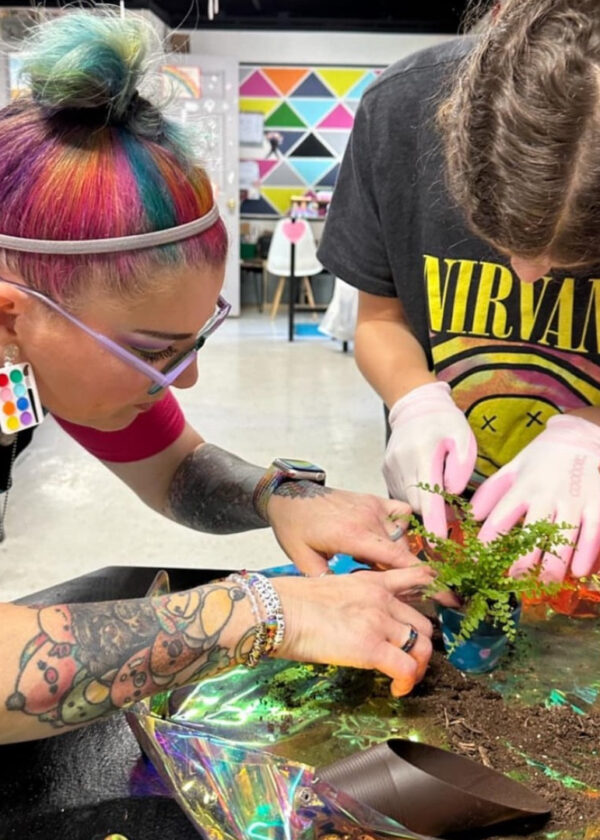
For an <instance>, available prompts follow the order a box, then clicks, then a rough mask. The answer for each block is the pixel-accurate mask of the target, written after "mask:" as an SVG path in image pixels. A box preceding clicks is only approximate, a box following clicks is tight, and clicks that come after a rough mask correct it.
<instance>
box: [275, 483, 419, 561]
mask: <svg viewBox="0 0 600 840" xmlns="http://www.w3.org/2000/svg"><path fill="white" fill-rule="evenodd" d="M409 515H410V508H409V506H408V505H407V504H405V503H404V502H398V501H394V500H392V499H383V498H380V497H379V496H372V495H368V494H362V493H351V492H348V491H347V490H335V489H333V488H331V487H321V486H320V485H318V484H313V483H312V482H310V481H298V482H287V483H285V484H282V485H281V486H280V487H278V488H277V490H276V491H275V493H274V494H273V495H272V496H271V498H270V499H269V504H268V506H267V516H268V518H269V522H270V524H271V526H272V528H273V531H274V532H275V536H276V537H277V540H278V541H279V544H280V545H281V547H282V548H283V550H284V551H285V553H286V554H287V555H288V557H289V558H290V559H291V560H292V561H293V562H294V563H295V565H296V566H297V567H298V568H299V569H300V571H301V572H303V573H304V574H306V575H314V576H317V575H320V574H323V573H324V572H326V571H327V570H328V568H329V567H328V565H327V561H328V560H329V559H330V558H331V557H333V555H334V554H337V553H341V554H350V555H352V556H353V557H355V558H356V559H357V560H359V561H360V562H364V563H369V564H372V565H375V566H383V567H386V568H389V567H392V568H393V567H396V568H404V567H406V566H408V565H412V564H413V563H414V562H415V558H414V555H412V554H411V553H410V550H409V548H408V543H407V542H406V540H405V539H404V538H403V537H402V532H403V531H404V530H405V528H406V525H407V523H408V517H409Z"/></svg>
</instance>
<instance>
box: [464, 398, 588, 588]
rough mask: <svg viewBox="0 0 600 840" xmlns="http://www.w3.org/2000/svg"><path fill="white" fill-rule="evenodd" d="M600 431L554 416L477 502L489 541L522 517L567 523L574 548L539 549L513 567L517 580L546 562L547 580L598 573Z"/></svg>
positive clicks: (578, 419)
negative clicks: (567, 574) (570, 527)
mask: <svg viewBox="0 0 600 840" xmlns="http://www.w3.org/2000/svg"><path fill="white" fill-rule="evenodd" d="M599 467H600V426H596V424H595V423H590V422H589V420H584V419H583V417H577V416H575V415H572V414H559V415H557V416H555V417H552V418H551V419H550V420H549V421H548V423H547V424H546V428H545V430H544V431H543V432H542V433H541V434H540V435H538V437H536V438H535V440H533V441H532V442H531V443H530V444H528V445H527V446H526V447H525V448H524V449H523V450H522V451H521V452H519V454H518V455H517V456H516V457H515V458H513V459H512V461H510V462H509V463H508V464H505V466H503V467H502V468H501V469H500V470H498V472H497V473H495V474H494V475H493V476H491V477H490V478H488V479H487V480H486V481H484V483H483V484H482V485H481V487H479V489H478V490H477V492H476V493H475V495H474V496H473V499H472V505H473V514H474V516H475V518H476V519H485V522H484V524H483V526H482V528H481V531H480V533H479V536H480V539H482V540H483V541H484V542H489V541H491V540H493V539H494V537H496V536H497V535H498V534H500V533H502V532H506V531H508V530H509V529H510V528H512V526H513V525H515V524H516V523H517V522H518V521H519V520H520V519H521V517H523V516H525V523H530V522H536V521H537V520H538V519H550V520H551V521H553V522H566V523H568V524H569V525H572V526H573V530H572V531H571V530H569V531H566V532H565V537H567V539H568V540H569V542H572V543H576V547H575V549H573V546H572V545H565V546H559V547H558V548H557V549H556V550H555V554H549V553H546V554H545V555H544V557H541V551H540V550H536V551H533V552H531V553H530V554H528V555H527V556H526V557H522V558H520V559H519V560H518V561H517V562H516V563H515V564H514V565H513V567H512V568H511V570H510V571H511V574H512V575H513V576H517V575H519V574H520V573H522V572H524V571H526V570H527V569H531V568H532V567H533V566H535V564H536V563H539V562H541V563H542V569H543V575H542V576H543V578H544V579H545V580H558V581H559V580H563V578H564V577H565V575H566V573H567V572H568V571H569V566H570V568H571V574H572V575H573V576H574V577H582V576H584V575H588V574H590V573H592V572H593V571H594V566H595V563H596V558H597V556H598V551H599V550H600V473H599V472H598V469H599Z"/></svg>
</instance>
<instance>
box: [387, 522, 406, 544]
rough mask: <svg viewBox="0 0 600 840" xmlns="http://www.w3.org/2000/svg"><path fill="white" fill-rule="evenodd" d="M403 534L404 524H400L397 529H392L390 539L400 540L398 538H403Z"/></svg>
mask: <svg viewBox="0 0 600 840" xmlns="http://www.w3.org/2000/svg"><path fill="white" fill-rule="evenodd" d="M403 536H404V528H403V527H402V525H400V526H399V527H398V528H396V530H395V531H392V533H391V534H390V539H391V541H392V542H398V540H401V539H402V537H403Z"/></svg>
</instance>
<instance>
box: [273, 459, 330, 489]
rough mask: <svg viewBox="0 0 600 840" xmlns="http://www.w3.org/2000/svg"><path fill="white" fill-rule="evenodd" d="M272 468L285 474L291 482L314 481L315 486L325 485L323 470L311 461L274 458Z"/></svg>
mask: <svg viewBox="0 0 600 840" xmlns="http://www.w3.org/2000/svg"><path fill="white" fill-rule="evenodd" d="M273 466H274V467H276V468H277V469H278V470H281V472H282V473H285V475H286V476H287V477H288V478H290V479H291V480H292V481H298V480H300V479H307V480H308V481H316V482H317V484H325V478H326V475H325V470H324V469H323V468H322V467H319V466H317V464H313V463H312V462H311V461H302V460H300V459H298V458H276V459H275V460H274V461H273Z"/></svg>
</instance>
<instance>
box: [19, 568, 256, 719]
mask: <svg viewBox="0 0 600 840" xmlns="http://www.w3.org/2000/svg"><path fill="white" fill-rule="evenodd" d="M244 599H245V595H244V592H243V591H242V590H241V589H240V588H238V587H235V586H232V585H228V584H225V583H214V584H210V585H207V586H202V587H199V588H197V589H192V590H189V591H187V592H182V593H176V594H171V595H165V596H161V597H158V598H152V599H145V600H135V601H111V602H106V603H100V604H72V605H70V606H69V605H58V606H51V607H44V608H42V609H39V608H36V612H37V624H38V631H39V632H38V633H37V634H36V635H35V636H34V637H33V638H32V639H31V640H30V641H29V642H28V644H27V645H26V646H25V648H24V650H23V651H22V652H21V656H20V666H19V672H18V675H17V677H16V683H15V686H14V691H13V692H12V693H11V694H10V696H9V697H8V698H7V699H6V700H5V708H6V709H7V710H8V711H11V712H12V711H14V712H21V713H24V714H26V715H32V716H34V717H36V718H37V719H38V721H40V722H46V723H48V724H49V725H50V726H52V727H54V728H59V727H64V726H69V725H75V724H81V723H87V722H89V721H91V720H95V719H96V718H100V717H103V716H105V715H108V714H111V713H112V712H114V711H116V710H117V709H120V708H122V707H124V706H128V705H130V704H132V703H135V702H137V701H138V700H141V699H142V698H143V697H147V696H149V695H151V694H154V693H156V692H158V691H164V690H166V689H171V688H175V687H177V686H180V685H185V684H187V683H189V682H193V681H196V680H198V679H201V678H203V677H208V676H212V675H213V674H215V673H217V672H219V671H222V670H225V669H227V668H230V667H232V666H233V665H236V664H239V663H240V662H243V661H245V660H246V658H247V655H248V652H249V650H250V648H251V647H252V643H253V640H254V628H253V627H251V628H250V629H249V630H248V627H249V626H250V624H251V622H249V621H247V620H246V612H244V613H243V617H244V618H243V621H242V622H240V620H239V618H240V615H239V610H240V607H241V605H240V606H238V602H243V606H244V609H246V610H247V605H246V604H245V601H244ZM234 615H235V616H236V617H237V623H236V626H235V628H233V629H232V621H233V618H234ZM240 637H241V638H240Z"/></svg>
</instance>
